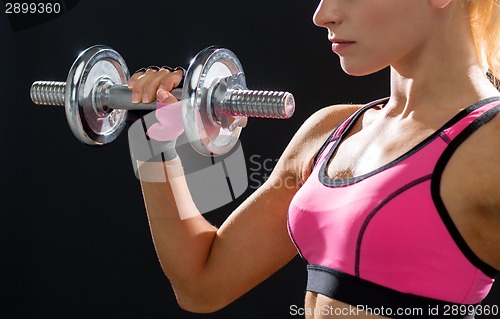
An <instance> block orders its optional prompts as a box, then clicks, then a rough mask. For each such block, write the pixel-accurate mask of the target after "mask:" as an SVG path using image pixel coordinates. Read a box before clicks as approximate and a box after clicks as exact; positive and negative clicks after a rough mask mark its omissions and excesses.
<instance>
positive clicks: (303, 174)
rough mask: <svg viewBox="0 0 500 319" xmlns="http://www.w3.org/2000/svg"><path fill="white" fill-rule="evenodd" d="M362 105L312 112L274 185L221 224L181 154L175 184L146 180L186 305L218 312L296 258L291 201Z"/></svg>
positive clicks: (172, 170)
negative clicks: (194, 194)
mask: <svg viewBox="0 0 500 319" xmlns="http://www.w3.org/2000/svg"><path fill="white" fill-rule="evenodd" d="M356 108H357V107H355V106H337V107H333V108H332V107H331V108H325V109H323V110H321V111H319V112H317V113H315V114H314V115H313V116H311V117H310V118H309V119H308V120H307V121H306V122H305V123H304V125H303V126H302V127H301V128H300V130H299V131H298V132H297V133H296V134H295V136H294V138H293V139H292V141H291V142H290V144H289V145H288V147H287V148H286V150H285V151H284V153H283V155H282V156H281V158H280V160H279V161H278V163H277V165H276V168H275V169H274V171H273V173H272V174H271V176H270V178H269V179H268V180H267V181H266V183H264V185H263V186H261V187H260V188H259V189H258V190H257V191H255V192H254V193H253V194H252V195H251V196H250V197H249V198H248V199H247V200H245V201H244V202H243V203H242V204H241V205H240V207H238V208H237V209H236V210H235V211H234V212H233V213H232V214H231V215H230V216H229V218H228V219H227V220H226V221H225V223H224V224H223V225H222V226H221V227H220V228H219V229H217V228H215V227H214V226H212V225H211V224H210V223H209V222H208V221H206V220H205V218H204V217H203V216H202V215H201V214H200V213H199V212H198V210H197V209H196V207H195V205H194V203H193V201H192V199H191V196H190V193H189V190H188V188H187V185H186V181H185V179H184V177H183V176H182V164H181V161H180V160H179V159H178V158H177V159H175V160H173V161H170V162H167V163H165V164H166V165H165V167H166V172H167V174H168V175H169V176H173V178H172V179H171V180H169V181H168V182H166V183H148V182H144V181H143V182H141V184H142V189H143V193H144V200H145V204H146V208H147V213H148V217H149V222H150V227H151V232H152V236H153V240H154V243H155V247H156V250H157V254H158V256H159V259H160V262H161V265H162V267H163V270H164V272H165V274H166V275H167V277H168V278H169V280H170V281H171V283H172V286H173V288H174V291H175V294H176V297H177V300H178V302H179V305H180V306H181V307H182V308H183V309H185V310H188V311H192V312H212V311H216V310H218V309H220V308H222V307H224V306H226V305H227V304H229V303H231V302H232V301H234V300H235V299H237V298H238V297H240V296H241V295H243V294H244V293H246V292H247V291H248V290H250V289H252V288H253V287H255V286H256V285H258V284H259V283H260V282H262V281H263V280H264V279H266V278H267V277H269V276H270V275H272V274H273V273H274V272H276V271H277V270H278V269H280V268H281V267H283V266H284V265H285V264H286V263H288V262H289V261H290V260H291V259H292V258H293V257H294V256H295V255H296V249H295V247H294V245H293V243H292V242H291V240H290V238H289V235H288V231H287V223H286V220H287V212H288V206H289V204H290V201H291V200H292V198H293V196H294V195H295V193H296V192H297V190H298V189H299V188H300V185H301V184H302V183H303V182H304V181H305V179H306V178H307V176H308V174H309V171H310V168H311V163H312V160H313V158H314V156H315V155H316V152H317V151H318V150H319V148H320V147H321V145H322V144H323V142H324V141H325V140H326V138H327V137H328V135H329V134H330V132H331V130H332V128H333V127H335V126H336V125H337V124H338V123H339V122H340V121H341V120H342V119H344V118H346V117H347V116H348V115H350V114H351V113H352V112H353V111H354V109H356ZM304 146H306V147H304ZM163 170H164V166H163V165H162V163H146V164H144V165H142V166H141V168H140V174H141V175H144V174H158V173H161V174H163ZM145 180H147V179H145Z"/></svg>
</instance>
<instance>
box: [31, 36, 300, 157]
mask: <svg viewBox="0 0 500 319" xmlns="http://www.w3.org/2000/svg"><path fill="white" fill-rule="evenodd" d="M129 76H130V74H129V71H128V68H127V65H126V64H125V61H124V59H123V58H122V57H121V55H120V54H118V53H117V52H116V51H114V50H113V49H111V48H109V47H107V46H103V45H97V46H93V47H90V48H88V49H86V50H85V51H83V52H82V53H81V54H80V55H79V56H78V58H77V59H76V61H75V62H74V63H73V65H72V67H71V69H70V71H69V74H68V77H67V80H66V82H49V81H37V82H35V83H33V85H32V86H31V92H30V93H31V99H32V101H33V102H34V103H35V104H39V105H55V106H65V110H66V118H67V121H68V123H69V126H70V128H71V131H72V132H73V134H74V135H75V136H76V138H77V139H78V140H79V141H81V142H82V143H85V144H88V145H105V144H108V143H111V142H112V141H114V140H115V139H116V137H117V136H118V135H119V134H120V133H121V131H122V130H123V129H124V127H125V124H126V120H127V112H130V111H132V110H150V111H153V110H156V103H152V104H134V103H132V102H131V92H130V91H129V90H128V88H127V85H126V83H127V81H128V79H129ZM172 93H173V94H174V95H175V96H176V97H177V99H179V100H181V101H182V121H183V125H184V129H185V132H186V135H187V138H188V140H189V142H190V143H191V145H192V146H193V148H194V149H195V150H196V151H198V152H199V153H201V154H204V155H222V154H226V153H227V152H229V151H230V150H231V148H232V147H233V146H234V145H235V144H236V142H237V140H238V138H239V135H240V132H241V126H244V125H238V124H239V123H246V118H247V117H264V118H279V119H286V118H289V117H290V116H292V115H293V112H294V111H295V101H294V98H293V95H292V94H290V93H288V92H273V91H253V90H248V89H247V87H246V81H245V75H244V73H243V68H242V66H241V63H240V61H239V60H238V58H237V57H236V55H235V54H234V53H233V52H231V51H230V50H228V49H224V48H217V47H209V48H207V49H205V50H203V51H201V52H200V53H198V54H197V55H196V57H195V58H194V59H193V60H192V61H191V63H190V65H189V67H188V69H187V72H186V76H185V79H184V83H183V88H182V89H175V90H173V92H172Z"/></svg>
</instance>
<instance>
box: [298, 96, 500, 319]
mask: <svg viewBox="0 0 500 319" xmlns="http://www.w3.org/2000/svg"><path fill="white" fill-rule="evenodd" d="M387 100H388V99H383V100H378V101H375V102H372V103H370V104H368V105H366V106H365V107H363V108H361V109H360V110H359V111H357V112H356V113H354V114H353V115H352V116H351V117H350V118H348V119H347V120H346V121H344V122H343V123H342V124H341V125H340V126H339V127H337V129H335V131H334V132H333V133H332V135H331V136H330V137H329V139H328V140H327V141H326V143H325V144H324V145H323V147H322V149H321V150H320V152H319V154H318V156H317V157H316V160H315V164H314V168H313V171H312V173H311V175H310V177H309V178H308V180H307V181H306V182H305V183H304V185H303V186H302V188H301V189H300V190H299V191H298V192H297V194H296V195H295V197H294V198H293V200H292V202H291V204H290V208H289V212H288V230H289V233H290V237H291V238H292V240H293V242H294V244H295V246H296V247H297V250H298V252H299V254H300V256H301V257H302V258H303V259H304V260H305V261H306V262H307V264H308V265H307V272H308V280H307V288H306V290H308V291H312V292H317V293H320V294H323V295H325V296H329V297H331V298H333V299H336V300H339V301H342V302H345V303H348V304H351V305H367V306H370V307H382V306H383V307H391V308H400V307H415V306H422V307H424V309H428V308H429V307H431V306H435V305H436V306H442V305H447V304H450V305H454V304H467V305H470V304H476V303H479V302H480V301H481V300H483V299H484V298H485V297H486V295H487V294H488V292H489V290H490V288H491V286H492V284H493V282H494V279H493V278H494V276H495V275H496V273H497V270H496V269H494V268H493V267H491V266H490V265H488V264H486V263H484V262H483V261H482V260H480V259H479V258H478V257H477V256H476V255H475V254H474V252H473V251H472V250H471V249H470V248H469V247H468V245H467V244H466V242H465V241H464V239H463V238H462V236H461V235H460V233H459V231H458V230H457V228H456V227H455V225H454V224H453V222H452V220H451V218H450V216H449V214H448V212H447V210H446V207H445V206H444V204H443V201H442V199H441V196H440V191H439V186H440V181H441V176H442V173H443V170H444V168H445V166H446V164H447V162H448V161H449V159H450V158H451V156H452V155H453V153H454V151H455V150H456V149H457V148H458V147H459V146H460V145H461V143H462V142H463V141H464V140H465V139H467V137H469V136H470V135H471V134H472V133H474V132H475V131H476V130H477V129H478V128H480V127H481V126H482V125H483V124H485V123H487V122H488V121H489V120H491V119H492V118H493V117H494V116H495V115H496V114H497V113H498V112H499V110H500V97H492V98H488V99H485V100H482V101H480V102H478V103H476V104H474V105H471V106H470V107H468V108H466V109H464V110H462V111H461V112H459V113H458V114H457V115H456V116H455V117H453V118H452V119H451V120H450V121H448V122H447V123H446V124H445V125H444V126H443V127H442V128H441V129H439V130H437V131H436V132H435V133H434V134H432V135H431V136H429V137H428V138H426V139H425V140H424V141H422V142H421V143H420V144H418V145H417V146H415V147H414V148H413V149H412V150H410V151H409V152H407V153H406V154H404V155H402V156H401V157H399V158H398V159H396V160H394V161H392V162H390V163H389V164H387V165H384V166H383V167H381V168H379V169H377V170H375V171H373V172H370V173H368V174H365V175H361V176H358V177H354V178H348V179H331V178H330V177H328V175H327V173H326V171H327V165H328V163H329V162H330V159H331V158H332V156H333V154H334V153H335V150H336V149H337V147H338V146H339V144H340V143H341V142H342V140H343V138H344V136H345V135H346V134H348V132H349V130H350V129H351V128H352V127H353V124H354V123H355V122H356V121H357V120H358V119H359V118H360V116H361V115H362V114H363V113H364V112H365V111H366V110H368V109H369V108H372V107H374V106H376V105H380V104H383V103H386V102H387ZM424 314H425V311H424ZM394 317H397V316H394ZM450 318H452V317H450ZM456 318H472V316H457V317H456Z"/></svg>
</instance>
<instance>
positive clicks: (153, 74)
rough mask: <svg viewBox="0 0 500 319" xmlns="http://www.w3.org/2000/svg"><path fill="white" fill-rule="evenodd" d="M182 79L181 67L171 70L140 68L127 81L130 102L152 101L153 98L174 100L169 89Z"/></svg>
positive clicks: (161, 100) (165, 100)
mask: <svg viewBox="0 0 500 319" xmlns="http://www.w3.org/2000/svg"><path fill="white" fill-rule="evenodd" d="M182 79H183V70H181V69H179V70H173V71H171V70H168V69H165V68H161V69H159V70H156V69H154V68H148V69H147V70H145V71H143V70H140V71H139V72H136V73H135V74H134V75H133V76H132V77H131V78H130V80H129V83H128V87H129V89H130V90H132V102H133V103H152V102H154V101H155V100H158V101H160V102H168V101H172V102H175V101H176V100H175V98H173V95H172V94H170V93H169V91H171V90H172V89H174V88H175V87H177V86H178V85H179V84H180V83H181V81H182ZM158 93H159V94H160V95H159V96H158Z"/></svg>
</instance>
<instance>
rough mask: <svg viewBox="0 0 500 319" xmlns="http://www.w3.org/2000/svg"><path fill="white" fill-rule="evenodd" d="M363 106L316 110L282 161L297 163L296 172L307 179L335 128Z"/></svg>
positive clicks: (288, 148)
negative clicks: (322, 147) (314, 162)
mask: <svg viewBox="0 0 500 319" xmlns="http://www.w3.org/2000/svg"><path fill="white" fill-rule="evenodd" d="M362 106H363V105H358V104H337V105H331V106H327V107H324V108H321V109H319V110H318V111H316V112H314V113H313V114H312V115H311V116H309V118H308V119H307V120H306V121H305V122H304V123H303V124H302V126H301V127H300V128H299V130H298V131H297V132H296V133H295V135H294V137H293V138H292V140H291V141H290V143H289V144H288V147H287V148H286V150H285V152H284V153H283V155H282V157H281V159H280V162H281V163H282V164H286V163H295V164H296V165H293V167H294V170H295V172H294V173H295V174H297V175H298V177H299V179H300V180H302V181H305V180H306V179H307V177H308V176H309V174H310V171H311V168H312V163H313V161H314V158H315V157H316V154H317V153H318V152H319V150H320V148H321V146H322V145H323V144H324V143H325V141H326V140H327V139H328V137H329V136H330V134H331V133H332V132H333V130H334V129H335V128H336V127H337V126H338V125H339V124H340V123H342V122H343V121H344V120H345V119H347V118H348V117H349V116H351V115H352V114H353V113H354V112H356V111H357V110H359V109H360V108H361V107H362ZM278 164H279V163H278ZM297 164H298V165H297Z"/></svg>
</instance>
